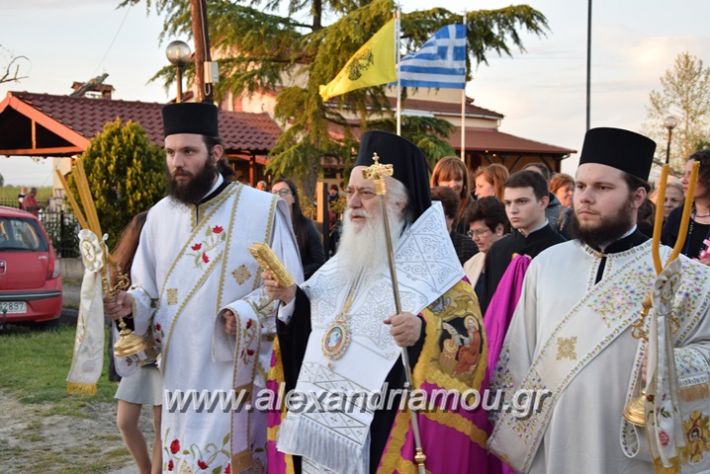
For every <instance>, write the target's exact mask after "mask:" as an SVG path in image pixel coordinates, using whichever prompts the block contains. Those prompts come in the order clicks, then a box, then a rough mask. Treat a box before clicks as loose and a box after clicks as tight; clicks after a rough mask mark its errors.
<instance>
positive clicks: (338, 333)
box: [321, 319, 350, 360]
mask: <svg viewBox="0 0 710 474" xmlns="http://www.w3.org/2000/svg"><path fill="white" fill-rule="evenodd" d="M349 345H350V332H349V331H348V327H347V323H346V322H345V321H342V320H337V319H336V320H335V321H334V322H333V323H332V324H331V325H330V326H328V329H326V331H325V334H324V335H323V340H322V341H321V347H322V348H323V354H324V355H325V356H326V357H327V358H328V359H331V360H336V359H340V358H341V357H342V356H343V354H345V351H346V350H347V349H348V346H349Z"/></svg>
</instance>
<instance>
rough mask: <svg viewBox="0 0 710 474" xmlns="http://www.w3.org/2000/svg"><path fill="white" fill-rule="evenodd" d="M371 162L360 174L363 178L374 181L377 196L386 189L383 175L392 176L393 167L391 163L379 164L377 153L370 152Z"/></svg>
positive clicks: (382, 193)
mask: <svg viewBox="0 0 710 474" xmlns="http://www.w3.org/2000/svg"><path fill="white" fill-rule="evenodd" d="M372 161H374V162H375V163H373V164H372V165H371V166H368V167H367V168H366V169H364V170H363V171H362V176H363V177H364V178H365V179H371V180H373V181H374V182H375V193H376V194H377V195H378V196H382V195H384V194H385V193H386V192H387V191H386V189H385V177H387V176H392V175H393V174H394V168H393V167H392V165H383V164H380V157H379V155H378V154H377V153H373V154H372Z"/></svg>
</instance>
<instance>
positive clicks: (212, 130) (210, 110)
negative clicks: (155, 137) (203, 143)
mask: <svg viewBox="0 0 710 474" xmlns="http://www.w3.org/2000/svg"><path fill="white" fill-rule="evenodd" d="M163 130H164V133H165V136H166V137H167V136H168V135H172V134H174V133H196V134H198V135H206V136H208V137H218V136H219V127H218V125H217V107H215V106H214V105H213V104H207V103H202V102H180V103H177V104H168V105H166V106H164V107H163Z"/></svg>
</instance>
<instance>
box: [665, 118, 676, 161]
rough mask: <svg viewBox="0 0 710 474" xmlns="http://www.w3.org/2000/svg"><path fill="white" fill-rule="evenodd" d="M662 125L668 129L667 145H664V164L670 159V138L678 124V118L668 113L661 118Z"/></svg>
mask: <svg viewBox="0 0 710 474" xmlns="http://www.w3.org/2000/svg"><path fill="white" fill-rule="evenodd" d="M663 126H664V127H666V128H667V129H668V145H667V146H666V164H668V163H670V160H671V139H672V138H673V129H674V128H676V127H677V126H678V118H677V117H676V116H675V115H669V116H668V117H666V118H665V119H664V120H663Z"/></svg>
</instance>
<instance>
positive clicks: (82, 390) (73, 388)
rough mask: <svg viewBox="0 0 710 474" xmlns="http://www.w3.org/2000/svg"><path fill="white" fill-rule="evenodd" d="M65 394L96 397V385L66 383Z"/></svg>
mask: <svg viewBox="0 0 710 474" xmlns="http://www.w3.org/2000/svg"><path fill="white" fill-rule="evenodd" d="M67 393H69V394H71V395H96V384H95V383H78V382H67Z"/></svg>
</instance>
